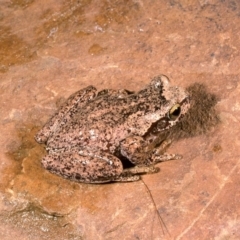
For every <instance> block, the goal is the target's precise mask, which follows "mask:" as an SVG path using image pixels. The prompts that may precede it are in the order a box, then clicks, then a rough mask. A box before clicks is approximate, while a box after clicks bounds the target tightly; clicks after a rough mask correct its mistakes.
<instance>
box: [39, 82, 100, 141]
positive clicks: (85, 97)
mask: <svg viewBox="0 0 240 240" xmlns="http://www.w3.org/2000/svg"><path fill="white" fill-rule="evenodd" d="M96 91H97V90H96V88H95V87H93V86H88V87H86V88H84V89H81V90H79V91H77V92H76V93H74V94H72V95H71V96H70V97H69V98H68V99H67V101H66V102H65V103H64V104H63V105H62V106H61V108H60V109H59V110H58V111H57V112H56V114H55V115H54V116H53V117H52V118H51V119H50V121H49V122H47V123H46V124H45V126H44V127H43V128H42V129H41V130H40V131H39V132H38V133H37V135H36V136H35V139H36V141H37V142H39V143H44V142H46V141H47V139H48V138H49V135H50V134H52V133H54V131H55V130H56V128H57V127H58V126H59V125H60V124H64V123H65V122H66V121H67V119H68V118H70V116H71V115H72V114H73V113H74V111H75V110H76V109H77V108H81V107H82V106H83V105H84V104H85V103H86V102H88V101H89V100H91V99H93V98H94V97H95V95H96Z"/></svg>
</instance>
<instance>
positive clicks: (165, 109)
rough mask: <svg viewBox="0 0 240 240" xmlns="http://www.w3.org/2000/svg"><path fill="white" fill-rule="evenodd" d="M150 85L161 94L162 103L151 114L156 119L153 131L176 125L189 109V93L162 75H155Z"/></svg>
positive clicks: (152, 127)
mask: <svg viewBox="0 0 240 240" xmlns="http://www.w3.org/2000/svg"><path fill="white" fill-rule="evenodd" d="M150 86H151V87H152V88H155V90H157V92H158V94H160V104H159V106H158V108H157V110H156V111H155V113H152V114H150V115H151V116H150V115H149V117H150V118H152V119H154V120H153V121H151V122H152V125H151V130H150V131H151V133H153V134H156V133H158V132H161V131H164V130H166V129H169V128H171V127H172V126H173V125H175V124H176V123H177V122H178V121H179V120H180V119H181V118H182V117H183V116H184V115H185V114H186V113H187V112H188V110H189V108H190V97H189V94H188V93H187V92H186V91H185V90H184V89H182V88H180V87H173V86H171V84H170V81H169V79H168V78H167V77H166V76H164V75H160V76H158V77H155V78H154V79H153V80H152V81H151V83H150Z"/></svg>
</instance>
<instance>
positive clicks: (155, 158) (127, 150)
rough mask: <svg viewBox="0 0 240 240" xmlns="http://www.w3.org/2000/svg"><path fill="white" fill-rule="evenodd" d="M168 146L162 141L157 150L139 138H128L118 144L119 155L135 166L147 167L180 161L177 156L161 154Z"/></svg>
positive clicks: (167, 143) (166, 142)
mask: <svg viewBox="0 0 240 240" xmlns="http://www.w3.org/2000/svg"><path fill="white" fill-rule="evenodd" d="M169 144H170V142H169V141H163V142H162V144H161V145H160V146H159V148H154V146H153V145H151V144H149V143H148V142H147V141H145V140H144V139H143V138H142V137H140V136H130V137H128V138H126V139H124V140H123V141H122V142H121V143H120V151H121V154H122V155H123V156H124V157H126V158H127V159H129V160H130V161H131V162H132V163H133V164H134V165H136V166H138V165H139V166H149V165H154V164H156V163H158V162H163V161H169V160H176V159H180V158H181V156H180V155H178V154H163V150H165V149H166V148H167V146H168V145H169Z"/></svg>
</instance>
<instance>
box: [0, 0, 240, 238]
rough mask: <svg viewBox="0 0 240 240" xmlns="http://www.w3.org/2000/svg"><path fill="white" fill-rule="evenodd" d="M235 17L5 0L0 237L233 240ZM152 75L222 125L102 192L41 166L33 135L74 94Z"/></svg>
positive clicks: (169, 8) (206, 11)
mask: <svg viewBox="0 0 240 240" xmlns="http://www.w3.org/2000/svg"><path fill="white" fill-rule="evenodd" d="M239 14H240V3H239V1H216V0H212V1H203V0H201V1H183V0H181V1H155V2H153V1H150V0H146V1H124V0H121V1H118V0H114V1H107V0H103V1H97V0H92V1H90V0H88V1H87V0H80V1H77V0H71V1H62V0H59V1H53V0H48V1H46V0H43V1H34V0H12V1H9V0H3V1H1V5H0V32H1V34H0V93H1V94H0V99H1V105H0V113H1V114H0V122H1V124H0V131H1V135H0V143H1V151H0V156H1V165H0V176H1V177H0V183H1V184H0V196H1V198H0V239H2V240H10V239H11V240H12V239H14V238H15V239H24V240H25V239H26V240H27V239H31V240H38V239H58V240H61V239H64V240H65V239H71V240H72V239H83V240H85V239H86V240H91V239H104V240H105V239H126V240H128V239H178V240H180V239H216V240H221V239H231V240H232V239H233V240H234V239H240V201H239V197H240V190H239V182H240V174H239V173H240V166H239V162H240V160H239V153H238V152H239V151H240V150H239V149H240V146H239V145H240V137H239V136H240V127H239V120H240V100H239V93H240V86H239V74H240V68H239V66H240V54H239V48H240V42H239V32H240V18H239ZM160 73H163V74H165V75H167V76H169V78H170V79H172V82H173V83H174V84H175V85H179V86H183V87H188V86H189V85H191V84H193V83H194V82H198V83H201V84H204V85H206V86H207V88H208V90H209V91H210V92H212V93H214V94H216V95H217V96H218V98H219V100H218V102H217V105H216V109H217V110H218V112H219V116H220V124H218V125H216V126H215V127H213V128H211V129H210V130H209V131H208V132H207V133H206V134H203V135H198V136H194V137H191V138H181V139H180V140H179V141H176V142H174V144H173V145H172V146H171V147H170V148H169V149H168V152H173V153H179V154H182V155H183V156H184V157H183V159H182V160H179V161H171V162H165V163H162V164H159V167H160V168H161V171H160V172H159V173H157V174H153V175H145V176H143V178H142V179H143V181H139V182H133V183H114V184H104V185H87V184H78V183H74V182H70V181H68V180H64V179H62V178H60V177H57V176H55V175H53V174H50V173H49V172H47V171H46V170H44V169H43V168H42V167H41V164H40V159H41V157H42V156H43V155H44V148H43V147H41V146H40V145H38V144H37V143H36V142H35V141H34V139H33V136H34V134H35V133H36V132H37V130H38V129H40V128H41V126H42V125H43V124H44V123H45V122H46V121H47V120H48V119H49V117H50V116H51V115H52V114H53V113H54V111H56V109H57V107H58V106H59V105H60V104H61V103H62V102H63V101H64V99H66V98H67V97H68V96H69V95H70V94H71V93H73V92H75V91H76V90H78V89H80V88H83V87H86V86H88V85H91V84H92V85H95V86H96V87H97V88H98V89H104V88H113V89H118V88H127V89H130V90H139V89H141V88H142V87H143V86H145V85H146V83H148V82H149V80H150V79H151V78H153V77H154V76H156V75H158V74H160ZM157 211H158V213H159V214H160V216H161V219H162V221H160V219H159V218H158V214H157Z"/></svg>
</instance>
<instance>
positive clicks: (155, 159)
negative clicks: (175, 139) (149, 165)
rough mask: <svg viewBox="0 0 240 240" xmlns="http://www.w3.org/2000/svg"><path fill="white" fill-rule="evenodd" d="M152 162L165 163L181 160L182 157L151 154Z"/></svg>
mask: <svg viewBox="0 0 240 240" xmlns="http://www.w3.org/2000/svg"><path fill="white" fill-rule="evenodd" d="M151 159H152V162H153V163H154V164H156V163H158V162H165V161H170V160H179V159H182V155H179V154H168V153H165V154H162V155H156V154H153V156H152V157H151Z"/></svg>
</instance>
